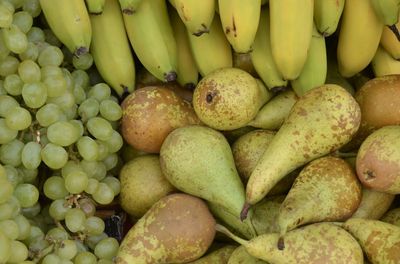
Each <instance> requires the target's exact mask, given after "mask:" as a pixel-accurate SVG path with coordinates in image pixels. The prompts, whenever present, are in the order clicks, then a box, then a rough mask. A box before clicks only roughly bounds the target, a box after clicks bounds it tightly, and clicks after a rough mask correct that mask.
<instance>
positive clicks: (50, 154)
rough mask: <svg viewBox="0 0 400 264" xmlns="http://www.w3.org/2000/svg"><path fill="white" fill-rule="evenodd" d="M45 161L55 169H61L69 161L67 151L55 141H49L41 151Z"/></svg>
mask: <svg viewBox="0 0 400 264" xmlns="http://www.w3.org/2000/svg"><path fill="white" fill-rule="evenodd" d="M40 155H41V157H42V160H43V162H44V163H45V164H46V165H47V166H49V167H50V168H51V169H53V170H57V169H61V168H62V167H64V165H65V163H67V161H68V153H67V151H66V150H65V149H64V148H63V147H60V146H57V145H55V144H53V143H48V144H47V145H46V146H45V147H44V148H43V149H42V151H41V152H40Z"/></svg>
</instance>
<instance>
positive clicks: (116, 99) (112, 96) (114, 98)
mask: <svg viewBox="0 0 400 264" xmlns="http://www.w3.org/2000/svg"><path fill="white" fill-rule="evenodd" d="M109 100H111V101H114V102H116V103H117V104H119V99H118V98H117V97H115V96H114V95H111V96H110V98H109Z"/></svg>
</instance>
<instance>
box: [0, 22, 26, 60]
mask: <svg viewBox="0 0 400 264" xmlns="http://www.w3.org/2000/svg"><path fill="white" fill-rule="evenodd" d="M2 33H3V38H4V43H5V44H6V47H7V48H8V49H9V50H10V51H12V52H14V53H16V54H20V53H22V52H24V51H25V50H26V49H27V48H28V38H27V37H26V35H25V33H24V32H22V31H21V30H20V29H19V27H18V26H16V25H13V24H11V25H10V27H8V28H3V29H2Z"/></svg>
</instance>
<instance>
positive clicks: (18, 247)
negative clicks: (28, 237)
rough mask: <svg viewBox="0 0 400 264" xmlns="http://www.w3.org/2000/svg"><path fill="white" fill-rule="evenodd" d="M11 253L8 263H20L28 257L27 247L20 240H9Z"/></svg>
mask: <svg viewBox="0 0 400 264" xmlns="http://www.w3.org/2000/svg"><path fill="white" fill-rule="evenodd" d="M11 248H12V250H11V253H10V257H9V258H8V262H9V263H20V262H21V261H24V260H26V259H27V258H28V248H27V247H26V246H25V244H24V243H22V242H20V241H11Z"/></svg>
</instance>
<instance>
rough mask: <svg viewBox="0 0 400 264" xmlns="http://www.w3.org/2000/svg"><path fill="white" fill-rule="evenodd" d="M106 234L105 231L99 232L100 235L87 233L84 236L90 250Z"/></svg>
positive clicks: (105, 236)
mask: <svg viewBox="0 0 400 264" xmlns="http://www.w3.org/2000/svg"><path fill="white" fill-rule="evenodd" d="M107 237H108V236H107V234H105V233H101V234H100V235H97V236H90V235H88V236H87V237H86V240H85V242H86V244H87V245H88V246H89V248H91V249H92V250H94V248H95V247H96V245H97V244H98V243H99V242H100V241H101V240H103V239H105V238H107Z"/></svg>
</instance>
